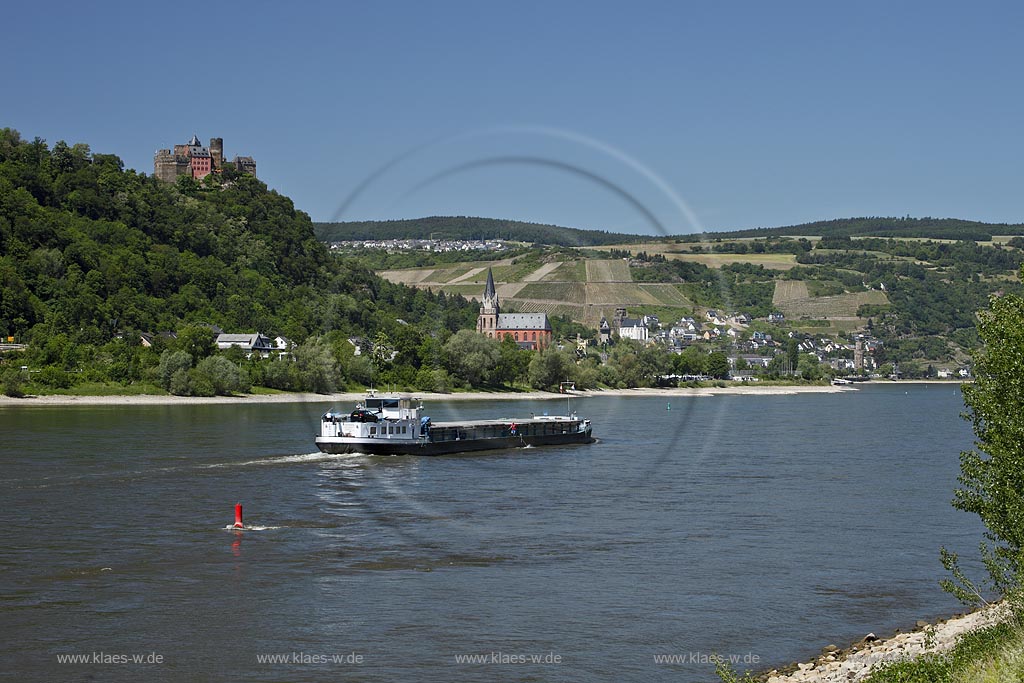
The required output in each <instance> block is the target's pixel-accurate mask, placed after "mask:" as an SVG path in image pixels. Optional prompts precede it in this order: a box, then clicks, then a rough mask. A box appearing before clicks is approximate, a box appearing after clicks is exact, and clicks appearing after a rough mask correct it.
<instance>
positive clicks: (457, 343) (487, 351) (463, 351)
mask: <svg viewBox="0 0 1024 683" xmlns="http://www.w3.org/2000/svg"><path fill="white" fill-rule="evenodd" d="M444 352H445V356H446V358H447V366H448V371H449V372H450V373H451V374H452V375H453V376H455V377H458V378H459V379H461V380H463V381H465V382H466V383H468V384H469V385H471V386H480V385H482V384H486V383H489V382H491V381H492V379H493V378H494V373H495V370H496V369H497V367H498V364H499V363H500V362H501V349H500V348H499V345H498V342H497V341H496V340H494V339H489V338H487V337H485V336H483V335H482V334H479V333H477V332H476V331H474V330H459V331H458V332H456V333H455V334H453V335H452V336H451V338H450V339H449V340H448V341H447V342H445V345H444Z"/></svg>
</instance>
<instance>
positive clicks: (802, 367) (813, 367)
mask: <svg viewBox="0 0 1024 683" xmlns="http://www.w3.org/2000/svg"><path fill="white" fill-rule="evenodd" d="M796 371H797V374H799V375H800V376H801V377H803V378H804V379H806V380H816V379H821V363H819V362H818V357H817V356H815V355H814V354H813V353H803V354H800V359H799V361H797V366H796Z"/></svg>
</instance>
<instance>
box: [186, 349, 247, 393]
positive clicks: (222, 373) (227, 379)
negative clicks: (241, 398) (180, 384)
mask: <svg viewBox="0 0 1024 683" xmlns="http://www.w3.org/2000/svg"><path fill="white" fill-rule="evenodd" d="M195 375H196V377H197V378H202V379H204V380H205V381H206V382H208V383H209V385H210V387H212V389H213V393H215V394H220V395H228V394H233V393H235V392H240V391H247V390H248V389H249V387H248V386H247V383H246V382H245V381H244V380H243V377H242V371H241V370H240V369H239V368H238V366H237V365H235V364H234V363H232V362H231V361H229V360H228V359H227V358H224V357H223V356H209V357H207V358H204V359H202V360H201V361H199V363H198V364H197V365H196V367H195ZM203 388H204V389H205V385H204V386H203ZM194 390H195V387H193V391H194ZM197 395H198V394H197Z"/></svg>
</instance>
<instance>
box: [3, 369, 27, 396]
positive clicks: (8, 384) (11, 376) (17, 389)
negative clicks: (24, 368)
mask: <svg viewBox="0 0 1024 683" xmlns="http://www.w3.org/2000/svg"><path fill="white" fill-rule="evenodd" d="M24 383H25V381H24V378H23V377H22V375H21V370H18V369H17V368H8V369H7V370H5V371H4V372H3V374H2V375H0V387H2V389H3V392H4V396H10V397H11V398H23V397H24V396H25V392H23V391H22V390H21V388H22V386H23V385H24Z"/></svg>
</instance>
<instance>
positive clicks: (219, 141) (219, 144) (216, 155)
mask: <svg viewBox="0 0 1024 683" xmlns="http://www.w3.org/2000/svg"><path fill="white" fill-rule="evenodd" d="M210 156H211V157H213V167H214V168H215V169H218V170H219V169H220V168H221V167H222V166H223V165H224V138H210Z"/></svg>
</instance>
